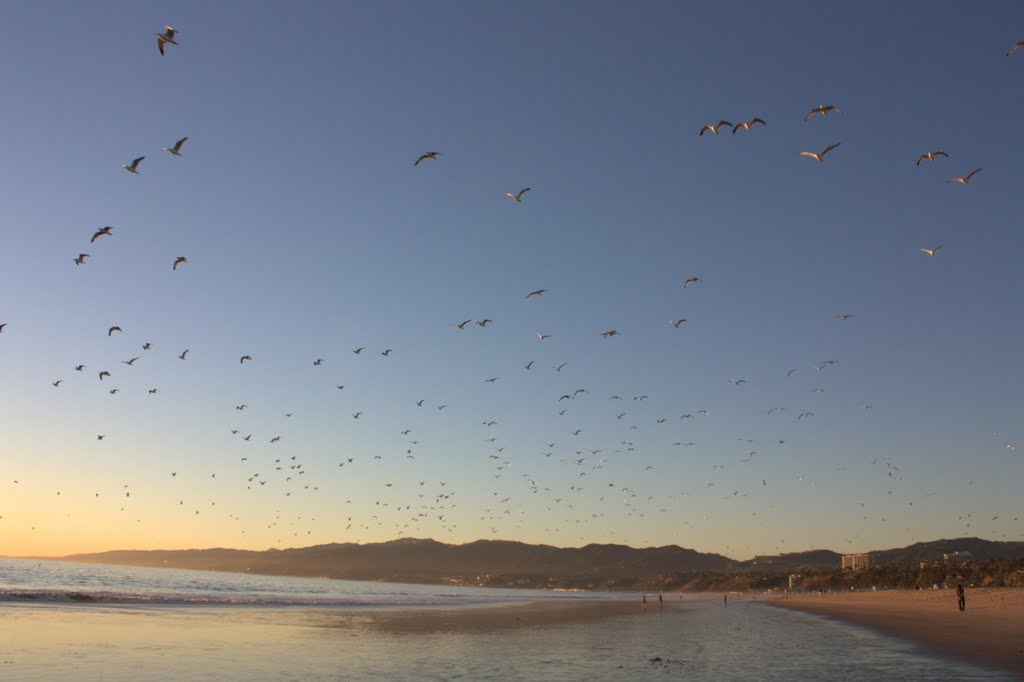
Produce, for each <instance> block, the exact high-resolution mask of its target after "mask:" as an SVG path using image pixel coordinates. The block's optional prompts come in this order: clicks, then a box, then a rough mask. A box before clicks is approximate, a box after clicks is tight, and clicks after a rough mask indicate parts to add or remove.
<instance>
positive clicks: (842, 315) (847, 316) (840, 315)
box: [832, 313, 856, 320]
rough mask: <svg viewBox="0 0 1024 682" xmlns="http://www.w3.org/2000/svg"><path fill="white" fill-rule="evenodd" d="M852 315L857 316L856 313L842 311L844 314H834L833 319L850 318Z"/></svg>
mask: <svg viewBox="0 0 1024 682" xmlns="http://www.w3.org/2000/svg"><path fill="white" fill-rule="evenodd" d="M851 317H856V315H849V314H847V313H842V314H839V315H833V316H832V319H833V320H848V319H850V318H851Z"/></svg>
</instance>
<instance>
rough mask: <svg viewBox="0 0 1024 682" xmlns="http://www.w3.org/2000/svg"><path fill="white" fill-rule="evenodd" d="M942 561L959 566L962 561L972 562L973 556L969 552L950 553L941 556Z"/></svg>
mask: <svg viewBox="0 0 1024 682" xmlns="http://www.w3.org/2000/svg"><path fill="white" fill-rule="evenodd" d="M942 560H943V561H944V562H946V563H947V564H959V563H961V562H964V561H973V560H974V555H973V554H971V553H970V552H952V553H950V554H943V555H942Z"/></svg>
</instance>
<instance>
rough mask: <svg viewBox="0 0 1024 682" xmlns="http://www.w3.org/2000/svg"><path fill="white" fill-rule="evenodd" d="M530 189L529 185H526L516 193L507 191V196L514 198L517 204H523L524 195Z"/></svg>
mask: <svg viewBox="0 0 1024 682" xmlns="http://www.w3.org/2000/svg"><path fill="white" fill-rule="evenodd" d="M529 191H530V188H529V187H524V188H522V189H521V190H519V191H518V192H516V193H515V194H512V193H511V192H506V193H505V196H507V197H508V198H509V199H513V200H514V201H515V202H516V203H517V204H521V203H523V195H524V194H526V193H527V192H529Z"/></svg>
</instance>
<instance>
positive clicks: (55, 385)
mask: <svg viewBox="0 0 1024 682" xmlns="http://www.w3.org/2000/svg"><path fill="white" fill-rule="evenodd" d="M63 381H64V380H63V379H57V380H56V381H54V382H53V387H54V388H60V385H61V383H62V382H63Z"/></svg>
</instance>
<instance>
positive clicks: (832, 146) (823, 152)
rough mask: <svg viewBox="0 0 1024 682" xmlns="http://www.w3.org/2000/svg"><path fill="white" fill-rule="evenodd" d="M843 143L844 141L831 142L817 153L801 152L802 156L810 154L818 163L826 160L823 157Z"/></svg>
mask: <svg viewBox="0 0 1024 682" xmlns="http://www.w3.org/2000/svg"><path fill="white" fill-rule="evenodd" d="M841 144H842V142H836V143H835V144H830V145H829V146H827V147H825V148H824V149H823V150H821V151H820V152H818V153H817V154H815V153H814V152H800V156H809V157H810V158H812V159H814V160H815V161H817V162H818V163H821V162H822V161H823V160H824V159H823V157H824V156H825V155H826V154H828V153H829V152H830V151H832V150H833V149H835V148H836V147H838V146H839V145H841Z"/></svg>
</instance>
